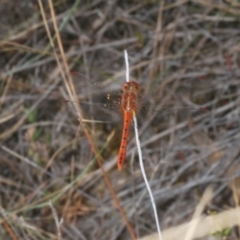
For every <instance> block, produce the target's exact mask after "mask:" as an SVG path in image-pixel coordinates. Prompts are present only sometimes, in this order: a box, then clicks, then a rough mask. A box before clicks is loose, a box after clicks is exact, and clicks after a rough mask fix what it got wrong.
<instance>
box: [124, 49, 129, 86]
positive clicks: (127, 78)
mask: <svg viewBox="0 0 240 240" xmlns="http://www.w3.org/2000/svg"><path fill="white" fill-rule="evenodd" d="M124 57H125V64H126V82H129V76H130V74H129V62H128V53H127V50H124Z"/></svg>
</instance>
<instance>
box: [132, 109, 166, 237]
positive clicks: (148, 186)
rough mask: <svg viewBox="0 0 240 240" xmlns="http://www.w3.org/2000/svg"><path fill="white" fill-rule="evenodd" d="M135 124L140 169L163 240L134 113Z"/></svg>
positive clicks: (159, 233) (159, 234) (159, 235)
mask: <svg viewBox="0 0 240 240" xmlns="http://www.w3.org/2000/svg"><path fill="white" fill-rule="evenodd" d="M133 122H134V130H135V137H136V144H137V150H138V157H139V163H140V168H141V171H142V175H143V179H144V181H145V184H146V187H147V190H148V194H149V196H150V199H151V203H152V207H153V212H154V217H155V221H156V225H157V230H158V237H159V240H162V239H163V238H162V233H161V229H160V224H159V221H158V214H157V208H156V204H155V201H154V198H153V194H152V190H151V188H150V185H149V183H148V180H147V176H146V173H145V169H144V165H143V159H142V149H141V144H140V140H139V135H138V126H137V118H136V115H135V113H133Z"/></svg>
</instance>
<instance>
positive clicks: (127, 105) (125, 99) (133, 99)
mask: <svg viewBox="0 0 240 240" xmlns="http://www.w3.org/2000/svg"><path fill="white" fill-rule="evenodd" d="M122 91H123V94H122V99H121V109H122V113H123V121H124V124H123V132H122V140H121V145H120V149H119V154H118V170H122V166H123V164H124V161H125V158H126V149H127V139H128V133H129V127H130V123H131V121H132V118H133V114H135V113H136V111H137V99H138V94H139V91H140V86H139V84H138V83H137V82H135V81H133V80H131V81H129V82H126V83H124V84H123V87H122Z"/></svg>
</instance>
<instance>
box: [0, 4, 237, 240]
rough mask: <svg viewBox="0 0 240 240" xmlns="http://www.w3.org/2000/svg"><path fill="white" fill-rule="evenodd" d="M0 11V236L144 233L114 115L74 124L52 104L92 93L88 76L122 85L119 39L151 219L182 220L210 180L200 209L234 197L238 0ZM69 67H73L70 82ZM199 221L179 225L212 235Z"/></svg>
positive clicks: (149, 223) (69, 113)
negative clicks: (136, 102) (134, 99)
mask: <svg viewBox="0 0 240 240" xmlns="http://www.w3.org/2000/svg"><path fill="white" fill-rule="evenodd" d="M40 3H42V6H43V8H42V10H41V8H40ZM51 3H53V6H52V7H51ZM0 13H1V15H0V16H1V17H0V18H1V21H0V22H1V25H0V39H1V41H0V46H1V55H0V62H1V73H0V77H1V78H0V79H1V81H0V191H1V194H0V203H1V207H0V239H4V240H5V239H11V240H12V239H74V240H75V239H83V240H84V239H99V240H105V239H136V238H141V237H144V236H147V235H151V234H153V233H155V231H156V225H155V221H154V218H153V213H152V209H151V203H150V199H149V196H148V194H147V191H146V187H145V185H144V183H143V179H142V176H141V173H140V168H139V162H138V159H137V154H136V145H135V140H134V136H133V134H132V135H131V136H130V141H129V147H128V154H127V161H126V164H125V166H124V169H123V171H121V172H119V171H117V167H116V158H117V153H118V147H119V143H120V136H121V124H120V125H119V123H118V124H116V122H115V124H111V123H104V124H97V123H96V124H93V123H92V124H80V126H79V120H78V119H79V118H81V116H80V114H85V116H86V117H89V116H91V114H88V115H86V114H87V113H86V111H85V110H86V109H85V108H84V106H83V108H81V107H82V106H78V105H77V104H71V103H66V102H64V99H66V98H68V99H72V100H75V99H76V98H79V99H81V100H83V99H84V101H85V99H86V98H89V97H93V98H95V97H97V98H98V100H99V101H100V102H101V99H102V96H101V97H100V96H99V95H97V96H96V92H95V91H94V92H92V94H93V96H89V94H87V93H89V92H88V91H86V88H85V87H86V86H83V84H82V83H83V82H86V80H88V79H91V80H93V81H94V82H97V83H98V84H99V85H102V86H104V88H107V89H111V88H112V89H113V88H114V89H116V88H117V89H118V88H120V85H121V83H123V81H124V78H125V65H124V58H123V50H124V49H127V51H128V54H129V61H130V70H131V75H132V77H134V78H135V79H137V81H138V82H139V83H140V84H141V86H142V97H141V99H142V101H143V102H145V103H146V105H145V107H143V110H139V112H138V122H139V132H140V139H141V143H142V152H143V159H144V165H145V168H146V173H147V175H148V179H150V184H151V188H152V190H153V194H154V198H155V201H156V204H157V210H158V215H159V218H160V219H159V220H160V224H161V228H162V229H164V232H165V231H168V230H166V229H169V228H170V227H174V226H177V225H180V224H183V223H186V222H188V221H189V220H190V219H192V216H193V214H194V212H195V209H197V206H198V204H199V202H200V199H201V197H202V194H203V192H204V190H205V189H206V187H207V186H208V185H211V186H212V188H213V196H212V199H211V201H210V202H209V203H207V204H206V206H205V207H204V211H203V212H204V214H206V213H207V212H208V210H214V211H217V212H223V213H221V214H222V215H218V216H222V218H224V216H225V215H224V212H225V211H226V213H228V212H227V211H231V210H229V209H230V208H234V207H238V205H239V200H240V178H239V175H240V172H239V162H240V161H239V160H240V159H239V156H240V154H239V152H240V149H239V140H240V133H239V132H238V130H240V124H239V122H240V121H239V113H240V110H239V103H240V101H239V98H240V88H239V87H240V80H239V76H240V72H239V65H240V59H239V55H238V54H239V53H238V52H239V51H240V45H239V42H240V41H239V40H240V37H239V27H240V26H239V25H240V24H239V16H240V10H239V3H238V2H237V1H230V0H226V1H218V0H216V1H213V0H212V1H203V0H196V1H191V2H190V1H186V0H185V1H184V0H180V1H170V0H165V1H160V4H159V3H158V1H153V0H152V1H147V0H146V1H114V0H113V1H101V0H96V1H78V0H75V1H61V0H60V1H50V0H49V1H45V2H43V1H38V3H37V2H36V3H34V4H33V3H32V2H31V1H26V0H23V1H20V2H18V3H14V4H13V2H12V1H3V2H2V3H1V6H0ZM44 15H45V20H44ZM70 71H78V72H79V73H80V77H79V78H75V79H73V81H72V80H71V75H70V74H69V72H70ZM106 85H107V87H106ZM99 89H100V88H99ZM99 89H98V92H99V91H100V90H99ZM100 93H101V95H102V94H103V92H100ZM98 106H99V105H98ZM81 110H82V111H83V113H81ZM105 111H106V115H105V116H107V117H106V118H107V119H106V120H109V118H108V116H109V115H108V113H109V110H105ZM93 112H94V113H95V115H97V117H98V116H99V115H100V113H99V112H98V111H97V112H96V111H95V110H94V111H93ZM88 113H89V112H88ZM114 118H115V117H114ZM132 133H133V131H132ZM50 201H51V204H52V205H51V206H50V205H49V203H50ZM238 211H239V210H238V208H236V212H238ZM231 214H232V212H231ZM231 216H233V215H231ZM61 219H63V222H61ZM203 219H205V218H203ZM225 219H226V221H228V219H227V218H225ZM219 221H220V220H219ZM238 223H239V219H237V218H236V222H233V223H232V222H231V223H229V224H226V225H224V224H222V225H221V224H220V225H221V226H220V227H219V228H221V229H219V230H223V228H225V227H226V228H228V227H229V228H231V231H230V234H229V236H227V239H238V238H239V230H238V228H237V227H234V226H237V225H239V224H238ZM201 224H202V220H201ZM201 226H204V225H201ZM180 227H181V226H180ZM194 228H196V231H194V232H195V233H196V234H197V233H199V231H200V230H201V229H200V230H199V228H198V227H197V226H196V225H195V226H194ZM204 229H205V228H204ZM216 229H218V228H217V227H214V226H213V227H212V230H213V232H214V231H215V230H216ZM179 231H180V230H179ZM164 232H163V237H165V238H164V240H166V239H174V238H170V237H169V238H168V236H167V235H166V234H167V232H165V233H166V234H165V235H164ZM180 232H181V231H180ZM200 232H201V231H200ZM203 232H204V235H201V234H198V235H194V233H191V234H192V236H193V237H194V236H198V237H199V236H201V237H203V236H206V235H211V234H212V233H213V232H211V229H210V230H209V231H203ZM203 232H202V233H203ZM220 235H221V234H220ZM169 236H170V235H169ZM178 237H180V236H179V235H178ZM149 239H150V238H149ZM153 239H154V238H153ZM178 239H179V238H178Z"/></svg>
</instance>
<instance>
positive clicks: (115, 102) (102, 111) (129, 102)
mask: <svg viewBox="0 0 240 240" xmlns="http://www.w3.org/2000/svg"><path fill="white" fill-rule="evenodd" d="M72 75H73V78H74V83H75V84H76V85H75V87H76V88H77V91H79V90H80V89H81V90H82V92H85V93H87V94H88V93H89V94H90V97H89V96H88V98H89V99H91V97H93V98H94V97H96V96H97V97H98V98H99V97H100V96H105V98H104V101H102V99H101V98H99V99H98V100H93V101H92V100H89V99H88V101H87V102H84V100H80V102H79V103H80V106H81V108H82V110H83V112H87V113H89V115H94V116H96V120H106V121H109V120H110V121H112V120H114V119H113V118H114V113H115V110H116V109H117V110H118V111H119V110H120V109H121V112H122V115H123V128H122V138H121V144H120V148H119V154H118V164H117V165H118V170H122V168H123V164H124V162H125V158H126V150H127V140H128V134H129V128H130V125H131V122H132V119H133V115H135V114H136V112H137V109H139V107H138V106H139V105H140V104H139V100H140V99H139V98H140V86H139V84H138V83H137V82H136V81H134V80H132V79H131V80H130V81H129V82H125V83H124V84H123V86H122V92H121V93H119V90H117V91H116V90H112V89H110V90H109V89H104V87H102V86H99V84H98V83H93V82H92V81H89V80H86V79H84V77H83V76H81V75H79V74H78V73H75V72H74V73H72ZM78 84H80V85H81V86H78ZM114 95H115V98H114ZM158 95H159V94H158ZM84 96H86V95H84ZM106 102H107V103H106ZM195 110H196V109H195ZM110 112H111V113H110ZM119 112H120V111H119ZM110 115H111V119H110V117H109V116H110Z"/></svg>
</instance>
